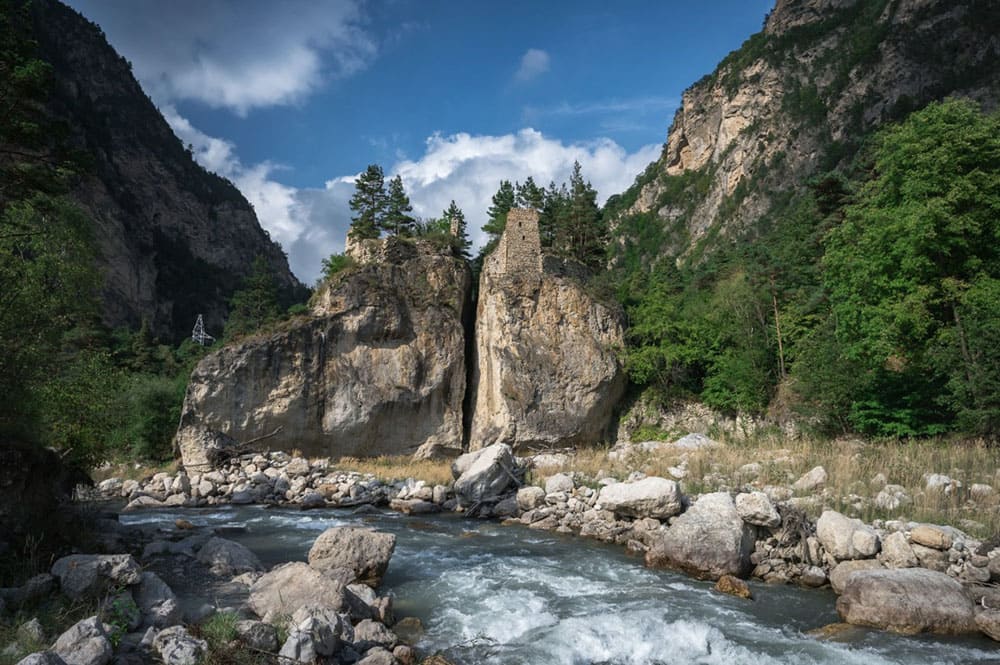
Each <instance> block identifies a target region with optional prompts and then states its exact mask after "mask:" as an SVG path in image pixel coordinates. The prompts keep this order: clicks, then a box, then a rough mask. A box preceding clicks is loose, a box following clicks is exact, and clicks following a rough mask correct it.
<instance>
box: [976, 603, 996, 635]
mask: <svg viewBox="0 0 1000 665" xmlns="http://www.w3.org/2000/svg"><path fill="white" fill-rule="evenodd" d="M976 626H977V627H978V628H979V630H980V631H982V633H983V634H984V635H986V636H987V637H989V638H990V639H991V640H996V641H997V642H1000V610H982V611H980V612H979V613H977V614H976Z"/></svg>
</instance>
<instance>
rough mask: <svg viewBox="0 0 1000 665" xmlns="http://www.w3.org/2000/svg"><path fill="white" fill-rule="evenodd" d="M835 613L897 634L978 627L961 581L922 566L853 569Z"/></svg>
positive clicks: (964, 630)
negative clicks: (889, 568) (856, 570)
mask: <svg viewBox="0 0 1000 665" xmlns="http://www.w3.org/2000/svg"><path fill="white" fill-rule="evenodd" d="M837 612H838V613H839V614H840V616H841V618H842V619H843V620H844V621H846V622H847V623H851V624H854V625H858V626H871V627H872V628H880V629H883V630H891V631H894V632H897V633H906V634H913V633H922V632H931V633H945V634H961V633H974V632H976V630H977V628H976V622H975V609H974V606H973V604H972V601H971V600H970V599H969V598H968V596H966V594H965V591H964V590H963V589H962V585H961V584H959V583H958V582H956V581H955V580H953V579H951V578H950V577H948V576H947V575H945V574H944V573H938V572H935V571H932V570H924V569H922V568H900V569H896V570H869V571H861V572H856V573H854V574H853V575H851V576H850V578H848V580H847V582H846V585H845V587H844V593H843V594H842V595H841V596H840V598H838V599H837Z"/></svg>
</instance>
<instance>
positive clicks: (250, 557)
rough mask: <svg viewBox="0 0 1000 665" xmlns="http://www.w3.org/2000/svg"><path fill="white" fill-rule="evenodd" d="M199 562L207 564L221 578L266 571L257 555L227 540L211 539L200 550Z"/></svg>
mask: <svg viewBox="0 0 1000 665" xmlns="http://www.w3.org/2000/svg"><path fill="white" fill-rule="evenodd" d="M198 561H201V562H202V563H204V564H206V565H207V566H209V567H210V568H211V569H212V572H213V573H215V574H216V575H219V576H221V577H233V576H234V575H240V574H242V573H252V572H256V571H260V570H264V565H263V564H262V563H261V562H260V559H258V558H257V555H256V554H254V553H253V552H251V551H250V550H249V549H247V548H246V547H244V546H243V545H240V544H239V543H234V542H233V541H231V540H226V539H225V538H211V539H209V540H208V542H206V543H205V544H204V545H202V546H201V549H200V550H198Z"/></svg>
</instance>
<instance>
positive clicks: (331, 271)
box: [320, 254, 355, 282]
mask: <svg viewBox="0 0 1000 665" xmlns="http://www.w3.org/2000/svg"><path fill="white" fill-rule="evenodd" d="M354 265H355V263H354V259H352V258H351V257H350V256H348V255H346V254H331V255H330V256H329V257H327V258H325V259H323V277H321V278H320V281H322V282H325V281H327V280H328V279H330V278H331V277H333V276H334V275H336V274H339V273H341V272H343V271H345V270H347V269H348V268H353V267H354Z"/></svg>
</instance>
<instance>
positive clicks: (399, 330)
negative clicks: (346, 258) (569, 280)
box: [175, 239, 471, 469]
mask: <svg viewBox="0 0 1000 665" xmlns="http://www.w3.org/2000/svg"><path fill="white" fill-rule="evenodd" d="M368 244H370V245H371V247H368V248H367V249H368V250H369V251H367V254H368V255H369V256H370V257H371V258H372V260H371V262H369V263H366V264H363V265H360V266H357V267H355V268H349V269H347V270H346V271H344V272H343V273H340V274H338V275H336V276H334V278H333V279H332V280H331V281H330V282H329V283H327V284H325V285H324V286H323V287H322V288H321V290H320V291H319V293H317V295H316V297H315V299H314V303H313V308H312V312H311V315H310V316H308V317H302V318H300V319H296V320H294V321H292V322H290V323H289V324H287V325H286V326H285V328H284V329H283V330H281V331H280V332H275V333H271V334H267V335H261V336H258V337H254V338H251V339H247V340H244V341H242V342H240V343H237V344H235V345H232V346H228V347H224V348H221V349H219V350H218V351H216V352H215V353H212V354H211V355H209V356H207V357H206V358H204V359H203V360H202V361H201V362H200V363H199V364H198V366H197V368H196V369H195V371H194V373H193V374H192V376H191V382H190V384H189V386H188V391H187V396H186V398H185V401H184V409H183V412H182V415H181V424H180V428H179V430H178V432H177V437H176V440H175V445H176V446H177V448H178V450H179V452H180V454H181V456H182V458H183V461H184V465H185V467H187V468H188V469H199V468H204V467H205V465H206V464H207V463H208V459H207V450H206V442H207V441H211V440H212V439H213V438H216V435H217V433H220V432H221V433H223V434H225V435H228V436H229V437H231V438H232V439H235V440H236V441H237V442H247V441H249V440H251V439H255V438H257V437H262V436H265V435H269V434H272V433H273V432H277V433H276V434H274V435H273V436H269V437H268V438H266V439H264V440H262V441H261V442H260V445H261V446H267V447H270V448H272V449H284V450H292V449H299V450H301V451H302V452H303V453H305V454H307V455H326V456H332V457H339V456H343V455H358V456H374V455H382V454H386V455H402V454H416V455H418V456H431V455H439V454H457V453H459V452H461V450H462V433H463V432H462V402H463V399H464V397H465V383H466V364H465V328H464V325H463V315H464V312H465V308H466V307H467V300H468V296H469V291H470V286H471V275H470V273H469V269H468V266H467V265H466V264H465V262H464V261H459V260H457V259H454V258H452V257H451V256H450V253H447V252H446V253H442V252H441V251H440V250H438V249H436V248H435V247H433V246H431V245H429V244H426V243H423V242H417V243H413V242H408V241H400V240H395V239H390V240H385V241H368Z"/></svg>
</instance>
